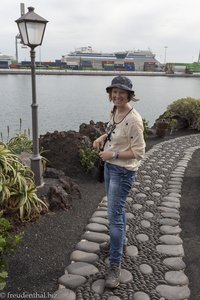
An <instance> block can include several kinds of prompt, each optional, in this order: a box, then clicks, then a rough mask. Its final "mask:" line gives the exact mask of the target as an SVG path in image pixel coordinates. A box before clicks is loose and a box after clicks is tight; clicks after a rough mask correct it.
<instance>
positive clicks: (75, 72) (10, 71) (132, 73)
mask: <svg viewBox="0 0 200 300" xmlns="http://www.w3.org/2000/svg"><path fill="white" fill-rule="evenodd" d="M30 73H31V70H30V69H0V75H3V74H12V75H30ZM36 74H38V75H85V76H116V75H124V76H165V77H200V73H193V74H185V73H182V72H176V73H174V74H166V73H165V72H147V71H90V70H47V69H45V70H42V69H40V70H39V69H36Z"/></svg>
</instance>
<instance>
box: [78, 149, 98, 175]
mask: <svg viewBox="0 0 200 300" xmlns="http://www.w3.org/2000/svg"><path fill="white" fill-rule="evenodd" d="M97 158H98V152H97V151H96V150H94V149H91V148H84V149H80V162H81V166H82V167H83V169H84V171H85V172H86V173H89V172H90V171H91V169H92V168H93V166H94V163H95V161H96V160H97Z"/></svg>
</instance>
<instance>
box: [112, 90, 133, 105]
mask: <svg viewBox="0 0 200 300" xmlns="http://www.w3.org/2000/svg"><path fill="white" fill-rule="evenodd" d="M111 100H112V101H113V104H114V105H116V106H124V105H125V104H127V102H128V101H129V100H128V92H127V91H125V90H122V89H119V88H113V89H112V91H111Z"/></svg>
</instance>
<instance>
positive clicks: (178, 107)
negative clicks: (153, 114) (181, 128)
mask: <svg viewBox="0 0 200 300" xmlns="http://www.w3.org/2000/svg"><path fill="white" fill-rule="evenodd" d="M165 117H166V118H169V119H170V118H171V119H173V118H177V117H180V118H181V119H185V120H186V121H187V122H188V126H189V127H190V128H192V129H196V130H200V99H194V98H190V97H187V98H181V99H178V100H176V101H174V102H173V103H172V104H170V105H169V106H168V108H167V111H166V113H165Z"/></svg>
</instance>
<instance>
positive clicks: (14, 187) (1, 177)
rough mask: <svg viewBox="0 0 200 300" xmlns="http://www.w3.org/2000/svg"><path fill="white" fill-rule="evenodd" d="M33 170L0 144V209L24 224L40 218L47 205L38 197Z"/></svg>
mask: <svg viewBox="0 0 200 300" xmlns="http://www.w3.org/2000/svg"><path fill="white" fill-rule="evenodd" d="M36 192H37V190H36V187H35V184H34V180H33V172H32V171H31V169H30V168H29V167H27V166H25V165H24V164H22V163H21V162H20V160H19V158H18V156H17V155H16V154H14V153H12V152H11V151H10V150H9V149H8V147H7V145H6V144H4V143H3V142H0V209H1V210H2V211H3V212H4V213H5V214H6V215H7V214H8V215H9V214H15V215H17V217H18V218H19V219H20V220H21V221H22V222H23V221H25V220H31V219H33V218H36V217H37V216H39V214H40V212H41V211H42V209H43V208H44V207H45V209H47V206H46V204H45V203H44V202H43V201H42V200H41V199H39V198H38V197H37V194H36Z"/></svg>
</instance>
